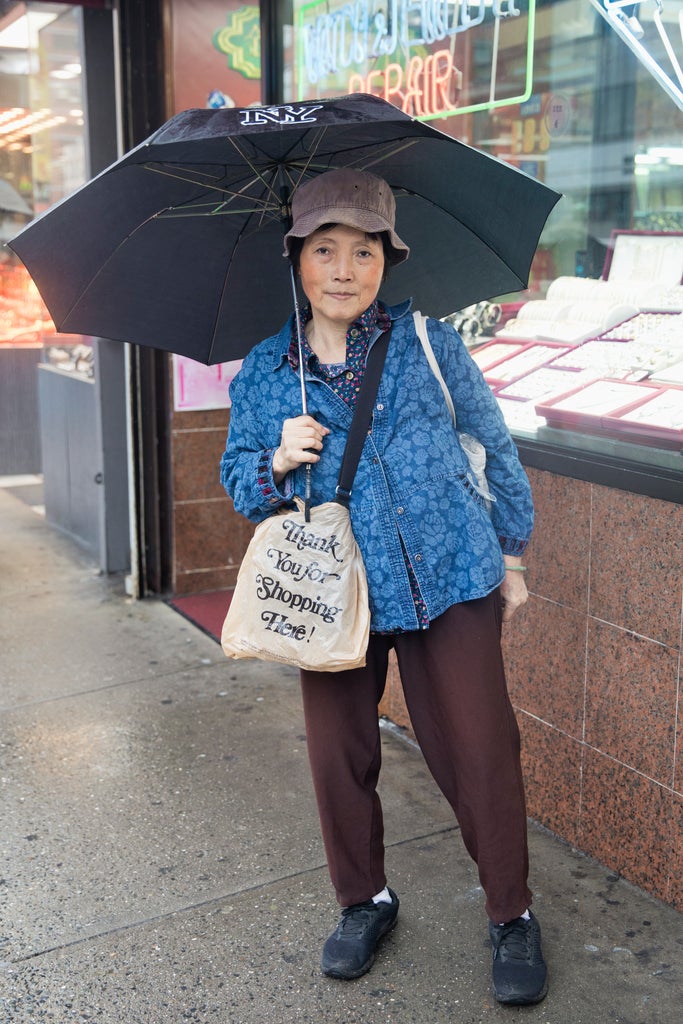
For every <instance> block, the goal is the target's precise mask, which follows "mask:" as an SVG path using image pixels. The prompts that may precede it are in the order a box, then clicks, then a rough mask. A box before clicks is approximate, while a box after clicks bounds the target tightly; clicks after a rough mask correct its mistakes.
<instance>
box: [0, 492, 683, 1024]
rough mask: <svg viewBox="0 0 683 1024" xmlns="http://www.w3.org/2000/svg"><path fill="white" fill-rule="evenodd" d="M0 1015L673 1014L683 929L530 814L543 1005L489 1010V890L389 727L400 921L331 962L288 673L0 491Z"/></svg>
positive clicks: (297, 711)
mask: <svg viewBox="0 0 683 1024" xmlns="http://www.w3.org/2000/svg"><path fill="white" fill-rule="evenodd" d="M0 652H1V653H0V665H1V668H0V680H1V683H0V780H1V781H0V784H1V787H2V789H1V794H0V801H1V803H0V806H1V808H2V812H1V813H2V831H1V834H0V849H1V856H2V864H1V867H0V1022H2V1024H33V1022H36V1024H37V1022H48V1021H49V1022H53V1024H69V1022H85V1021H98V1022H104V1024H183V1022H188V1021H189V1022H193V1024H194V1022H196V1024H213V1022H221V1024H290V1022H310V1024H442V1022H443V1024H446V1022H449V1024H450V1022H454V1024H479V1022H490V1024H498V1022H502V1021H510V1020H512V1021H518V1020H522V1019H523V1020H524V1021H525V1022H526V1021H528V1022H533V1024H679V1022H680V1021H681V1019H683V968H682V961H683V915H681V914H678V913H676V912H675V911H674V910H672V909H671V908H670V907H667V906H665V905H664V904H662V903H659V902H658V901H656V900H654V899H652V898H651V897H649V896H648V895H646V894H645V893H643V892H641V891H639V890H638V889H636V888H634V887H633V886H632V885H630V884H629V883H627V882H625V881H623V880H622V879H620V878H619V877H618V876H616V875H615V874H614V873H613V872H611V871H609V870H608V869H606V868H605V867H603V866H602V865H600V864H598V863H596V862H595V861H593V860H591V859H589V858H587V857H584V856H583V855H582V854H581V853H579V852H577V851H575V850H573V849H572V848H571V847H569V846H568V845H566V844H565V843H563V842H562V841H560V840H559V839H557V838H556V837H554V836H552V835H551V834H550V833H548V832H547V831H545V830H543V829H541V828H539V827H538V826H536V825H534V824H533V823H531V826H530V828H531V834H530V843H531V863H532V872H531V884H532V888H533V889H534V891H535V904H534V908H535V910H536V913H537V915H538V917H539V919H540V921H541V925H542V927H543V933H544V940H545V941H544V945H545V951H546V956H547V960H548V964H549V969H550V975H551V990H550V994H549V996H548V998H547V999H546V1001H545V1002H544V1003H542V1004H540V1005H539V1006H536V1007H528V1008H506V1007H501V1006H498V1005H497V1004H496V1003H495V1001H494V1000H493V997H492V994H491V988H490V949H489V945H488V940H487V935H486V919H485V915H484V910H483V902H484V901H483V895H482V892H481V890H480V888H479V886H478V882H477V877H476V872H475V871H474V869H473V866H472V864H471V862H470V861H469V858H468V857H467V855H466V853H465V851H464V848H463V846H462V843H461V840H460V836H459V832H458V830H457V828H456V827H455V826H454V823H453V821H452V818H451V815H450V811H449V808H448V807H447V805H446V803H445V801H444V800H443V798H442V797H441V796H440V794H439V793H438V791H437V790H436V787H435V785H434V783H433V782H432V780H431V777H430V775H429V773H428V772H427V770H426V768H425V766H424V764H423V761H422V758H421V756H420V754H419V751H417V750H416V748H415V747H414V746H412V745H411V744H410V743H408V742H407V741H406V740H405V738H403V737H402V736H401V735H400V734H399V733H398V732H397V731H395V730H393V729H391V728H386V729H385V730H384V731H383V748H384V768H383V773H382V784H381V791H382V799H383V802H384V808H385V821H386V833H387V836H386V838H387V845H388V854H387V861H388V869H389V882H390V884H391V886H392V887H393V888H394V889H396V891H397V892H398V893H399V895H400V897H401V901H402V904H401V913H400V917H399V924H398V927H397V928H396V929H395V931H394V932H392V933H391V935H390V936H388V937H387V938H386V939H385V940H384V943H383V945H382V947H381V951H380V954H379V956H378V959H377V962H376V964H375V966H374V968H373V970H372V971H371V972H370V973H369V974H368V975H366V976H365V977H364V978H361V979H360V980H358V981H355V982H351V983H344V982H335V981H331V980H328V979H326V978H324V977H323V976H322V975H321V974H320V971H319V959H320V950H321V946H322V943H323V942H324V939H325V938H326V936H327V934H328V933H329V931H331V929H332V928H333V927H334V925H335V923H336V919H337V915H338V909H337V906H336V904H335V901H334V897H333V894H332V892H331V889H330V885H329V881H328V878H327V872H326V868H325V857H324V853H323V849H322V844H321V842H320V838H319V835H318V825H317V815H316V811H315V806H314V801H313V794H312V787H311V783H310V779H309V775H308V765H307V758H306V739H305V735H304V731H303V720H302V713H301V707H300V700H299V693H298V686H297V677H296V673H295V672H294V671H292V670H289V669H287V668H283V667H281V666H277V665H268V664H264V663H259V662H246V661H244V662H228V661H227V660H226V659H225V658H224V657H223V654H222V652H221V649H220V647H219V646H218V645H217V644H216V643H215V642H214V641H213V640H212V639H211V638H209V637H208V636H206V635H205V634H204V633H202V632H201V630H199V629H197V628H196V627H194V626H193V625H192V624H191V623H190V622H188V621H187V620H186V619H184V618H183V617H182V616H180V615H179V614H178V613H176V612H174V611H173V610H172V609H171V608H169V607H168V606H167V605H166V604H164V603H163V602H161V601H156V600H146V601H141V602H135V601H133V600H131V599H129V598H128V597H126V595H125V592H124V582H123V580H122V579H120V578H113V579H112V578H105V577H102V576H100V575H99V574H98V572H97V570H96V568H95V567H93V565H92V564H91V563H90V562H89V560H88V559H87V558H86V557H84V556H83V555H82V553H81V552H80V551H79V550H78V548H77V547H76V546H75V545H74V544H73V543H72V541H70V540H69V539H68V538H65V537H62V536H61V535H60V534H58V533H56V532H55V531H53V530H50V529H49V528H48V527H47V526H46V525H45V522H44V520H43V519H42V518H41V517H40V516H39V515H38V514H36V512H35V511H34V510H33V509H32V508H31V506H30V505H29V504H27V503H25V502H23V501H21V500H20V499H19V498H18V497H17V493H16V491H13V492H12V491H9V490H7V489H3V488H2V486H0Z"/></svg>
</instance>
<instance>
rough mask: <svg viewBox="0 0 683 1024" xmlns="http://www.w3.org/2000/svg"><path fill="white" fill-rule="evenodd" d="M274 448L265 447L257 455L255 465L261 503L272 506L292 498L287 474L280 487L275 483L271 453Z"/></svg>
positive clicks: (282, 503) (290, 483)
mask: <svg viewBox="0 0 683 1024" xmlns="http://www.w3.org/2000/svg"><path fill="white" fill-rule="evenodd" d="M274 452H275V449H274V448H265V449H264V450H263V451H262V452H261V453H260V455H259V459H258V463H257V465H256V482H257V484H258V487H259V490H260V492H261V497H262V499H263V504H264V505H267V506H269V507H270V508H274V507H275V506H277V505H284V504H286V503H287V502H289V501H291V500H292V494H293V489H292V482H291V479H290V477H289V474H288V475H287V476H286V477H285V478H284V480H283V482H282V489H280V488H279V487H278V485H277V484H276V483H275V479H274V477H273V453H274Z"/></svg>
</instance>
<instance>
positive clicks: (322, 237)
mask: <svg viewBox="0 0 683 1024" xmlns="http://www.w3.org/2000/svg"><path fill="white" fill-rule="evenodd" d="M299 272H300V274H301V286H302V288H303V290H304V292H305V293H306V296H307V298H308V301H309V302H310V303H311V309H312V311H313V319H314V321H316V320H317V321H318V322H319V323H321V324H322V323H323V322H326V323H328V324H330V325H334V326H336V327H344V328H348V327H349V326H350V325H351V324H352V323H353V321H354V320H356V319H357V318H358V317H359V316H360V315H361V313H364V312H365V310H366V309H367V308H368V306H369V305H370V304H371V303H372V302H374V300H375V298H376V297H377V293H378V292H379V287H380V285H381V283H382V277H383V275H384V250H383V248H382V240H381V238H372V237H370V236H368V235H366V234H365V232H364V231H359V230H358V229H357V228H350V227H347V226H346V225H344V224H335V225H333V226H332V227H328V226H325V227H322V228H319V229H318V230H317V231H314V232H313V234H311V235H309V236H308V237H307V238H306V239H305V240H304V244H303V248H302V250H301V258H300V261H299Z"/></svg>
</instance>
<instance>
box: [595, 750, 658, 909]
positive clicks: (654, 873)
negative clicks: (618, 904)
mask: <svg viewBox="0 0 683 1024" xmlns="http://www.w3.org/2000/svg"><path fill="white" fill-rule="evenodd" d="M672 812H673V794H672V793H671V790H670V789H666V788H665V787H664V786H659V785H657V783H656V782H652V781H651V780H650V779H646V778H645V777H644V776H643V775H639V774H638V772H635V771H633V770H632V769H630V768H626V767H625V766H624V765H622V764H619V763H618V762H617V761H614V760H613V759H612V758H610V757H606V756H605V755H604V754H601V753H600V752H599V751H596V750H592V749H591V748H590V747H587V748H586V750H585V754H584V760H583V794H582V804H581V834H580V838H579V845H580V847H581V849H582V850H584V851H585V852H586V853H588V854H589V855H590V856H592V857H595V858H596V859H597V860H599V861H601V862H602V863H603V864H606V865H608V866H609V867H611V868H613V869H614V870H615V871H618V872H620V874H622V875H624V877H625V878H628V879H629V881H631V882H634V883H635V884H636V885H638V886H640V887H641V888H643V889H647V891H648V892H650V893H652V894H653V895H654V896H657V897H658V898H659V899H662V900H667V899H668V898H669V891H670V884H669V873H670V868H671V863H672V857H673V842H672V832H671V827H672Z"/></svg>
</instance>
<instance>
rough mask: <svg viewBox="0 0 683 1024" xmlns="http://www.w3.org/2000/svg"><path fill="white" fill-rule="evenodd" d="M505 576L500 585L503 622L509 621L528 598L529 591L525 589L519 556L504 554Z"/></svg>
mask: <svg viewBox="0 0 683 1024" xmlns="http://www.w3.org/2000/svg"><path fill="white" fill-rule="evenodd" d="M503 557H504V559H505V578H504V580H503V582H502V583H501V585H500V595H501V597H502V599H503V622H509V621H510V619H511V618H512V616H513V615H514V614H515V612H516V611H517V609H518V608H521V606H522V605H523V604H526V602H527V601H528V599H529V592H528V591H527V589H526V581H525V579H524V571H523V569H522V568H521V566H522V560H521V558H515V557H513V556H512V555H504V556H503Z"/></svg>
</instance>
